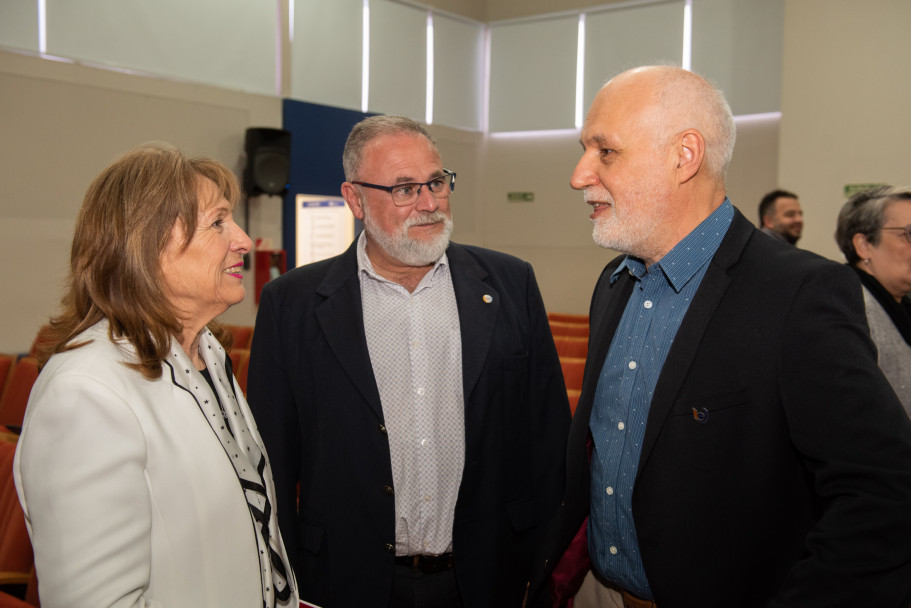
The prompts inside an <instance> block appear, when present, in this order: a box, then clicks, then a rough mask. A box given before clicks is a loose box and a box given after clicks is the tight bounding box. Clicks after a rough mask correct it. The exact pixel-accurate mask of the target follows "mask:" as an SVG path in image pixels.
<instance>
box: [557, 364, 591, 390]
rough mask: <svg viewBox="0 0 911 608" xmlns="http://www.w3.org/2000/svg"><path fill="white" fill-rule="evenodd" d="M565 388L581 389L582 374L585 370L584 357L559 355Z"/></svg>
mask: <svg viewBox="0 0 911 608" xmlns="http://www.w3.org/2000/svg"><path fill="white" fill-rule="evenodd" d="M560 367H562V368H563V380H564V382H566V390H577V391H579V390H582V374H583V373H584V372H585V357H560Z"/></svg>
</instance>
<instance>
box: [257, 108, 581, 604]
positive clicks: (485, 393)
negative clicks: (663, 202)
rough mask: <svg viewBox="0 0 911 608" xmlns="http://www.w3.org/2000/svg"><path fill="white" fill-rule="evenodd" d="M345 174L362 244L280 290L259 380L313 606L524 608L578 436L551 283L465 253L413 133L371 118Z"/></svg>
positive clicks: (435, 169)
mask: <svg viewBox="0 0 911 608" xmlns="http://www.w3.org/2000/svg"><path fill="white" fill-rule="evenodd" d="M343 163H344V168H345V177H346V180H347V181H346V182H345V183H344V184H342V195H343V196H344V198H345V201H346V202H347V204H348V206H349V207H350V208H351V211H352V212H353V214H354V216H355V217H357V218H358V219H360V220H362V221H363V223H364V232H363V233H362V234H361V235H360V236H359V238H358V239H356V241H355V242H354V243H353V244H352V246H351V247H350V248H349V249H348V250H347V251H346V252H345V253H343V254H341V255H340V256H337V257H335V258H332V259H329V260H325V261H322V262H317V263H314V264H310V265H308V266H304V267H302V268H299V269H296V270H294V271H291V272H289V273H287V274H285V275H284V276H282V277H280V278H278V279H276V280H274V281H271V282H270V283H268V284H267V286H266V288H265V289H264V290H263V293H262V299H261V302H260V308H259V316H258V318H257V321H256V330H255V332H254V340H253V349H252V358H251V364H250V372H249V380H248V391H249V400H250V403H251V405H252V407H253V409H254V412H255V415H256V419H257V422H258V425H259V428H260V431H261V433H262V436H263V439H264V441H265V444H266V448H267V450H268V452H269V456H270V458H271V463H272V470H273V475H274V477H275V482H276V487H277V495H278V503H279V504H278V509H279V512H278V516H279V522H280V525H281V527H282V530H283V535H284V536H285V538H286V544H287V546H288V551H289V554H290V556H291V560H292V563H293V565H294V567H295V569H296V572H297V576H298V581H299V584H300V589H301V599H303V600H306V601H308V602H312V603H313V604H316V605H319V606H324V607H326V608H335V607H349V606H350V607H356V608H363V607H364V606H370V607H377V606H391V607H399V606H402V607H405V606H408V607H411V606H433V607H439V608H447V607H453V608H456V607H471V608H478V607H485V606H490V607H494V606H495V607H498V608H499V607H509V606H516V607H518V606H520V605H521V602H522V597H523V594H524V592H525V588H526V583H527V581H528V578H529V571H530V568H531V560H532V554H533V550H534V548H535V545H536V544H537V541H538V538H539V535H540V530H541V528H542V525H543V524H544V523H545V522H546V521H547V519H548V518H549V517H550V516H551V515H552V514H553V513H555V512H556V509H557V507H558V506H559V503H560V497H561V493H562V488H563V462H564V461H563V454H564V448H565V441H566V435H567V432H568V428H569V420H570V414H569V406H568V404H567V399H566V390H565V386H564V383H563V378H562V374H561V370H560V363H559V359H558V357H557V352H556V349H555V347H554V342H553V338H552V337H551V334H550V329H549V326H548V323H547V317H546V313H545V309H544V304H543V302H542V299H541V295H540V293H539V290H538V286H537V283H536V282H535V277H534V273H533V272H532V269H531V266H530V265H529V264H527V263H526V262H523V261H521V260H518V259H516V258H514V257H511V256H508V255H505V254H502V253H497V252H494V251H490V250H486V249H480V248H478V247H470V246H464V245H457V244H455V243H451V242H450V241H449V237H450V234H451V232H452V219H451V212H450V205H449V204H450V198H451V195H452V193H453V191H454V189H455V178H456V174H455V173H454V172H452V171H449V170H447V169H444V168H443V165H442V162H441V159H440V154H439V152H438V150H437V148H436V145H435V144H434V142H433V140H432V138H431V137H430V135H429V134H428V133H427V131H426V130H425V129H424V128H423V127H422V126H421V125H419V124H417V123H416V122H414V121H412V120H410V119H407V118H400V117H388V116H374V117H370V118H367V119H365V120H364V121H362V122H360V123H358V124H357V125H355V127H354V129H353V130H352V132H351V134H350V135H349V137H348V141H347V143H346V145H345V150H344V153H343ZM298 485H299V488H300V490H299V493H298V491H297V487H298Z"/></svg>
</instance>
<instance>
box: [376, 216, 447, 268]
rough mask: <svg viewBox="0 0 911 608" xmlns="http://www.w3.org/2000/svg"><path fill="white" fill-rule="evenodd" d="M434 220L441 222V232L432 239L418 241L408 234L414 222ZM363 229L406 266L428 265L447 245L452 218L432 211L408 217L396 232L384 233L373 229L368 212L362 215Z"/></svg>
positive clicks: (442, 252)
mask: <svg viewBox="0 0 911 608" xmlns="http://www.w3.org/2000/svg"><path fill="white" fill-rule="evenodd" d="M427 220H436V221H442V222H443V232H442V234H440V235H439V236H437V237H435V238H434V239H433V240H432V241H418V240H415V239H412V238H411V237H409V236H408V228H410V227H411V226H413V225H415V224H421V223H425V222H427ZM364 229H365V230H366V231H367V237H368V238H369V239H372V240H373V241H374V242H375V243H376V244H377V245H379V246H380V248H382V249H383V251H385V252H386V253H387V254H388V255H390V256H392V257H393V258H395V259H396V260H398V261H399V262H401V263H402V264H405V265H407V266H429V265H430V264H433V263H435V262H436V261H437V260H439V259H440V258H441V257H442V256H443V254H444V253H445V252H446V248H447V247H449V237H450V236H451V235H452V220H451V219H450V218H448V217H446V215H445V214H444V213H442V212H440V211H434V212H433V213H429V214H426V215H423V216H420V217H416V218H410V219H409V220H407V221H406V222H405V224H404V225H403V226H402V228H401V231H400V232H398V233H397V234H394V235H391V234H386V233H385V232H383V231H382V230H374V228H373V222H372V221H371V220H370V216H369V214H367V213H365V215H364Z"/></svg>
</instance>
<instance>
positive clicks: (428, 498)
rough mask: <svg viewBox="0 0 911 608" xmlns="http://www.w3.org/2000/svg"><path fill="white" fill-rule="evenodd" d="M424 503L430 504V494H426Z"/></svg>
mask: <svg viewBox="0 0 911 608" xmlns="http://www.w3.org/2000/svg"><path fill="white" fill-rule="evenodd" d="M424 502H430V494H424Z"/></svg>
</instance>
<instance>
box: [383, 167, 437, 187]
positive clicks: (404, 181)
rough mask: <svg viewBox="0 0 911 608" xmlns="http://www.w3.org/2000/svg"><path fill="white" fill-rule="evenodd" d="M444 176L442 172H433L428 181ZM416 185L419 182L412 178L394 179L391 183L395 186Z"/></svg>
mask: <svg viewBox="0 0 911 608" xmlns="http://www.w3.org/2000/svg"><path fill="white" fill-rule="evenodd" d="M444 175H446V174H445V173H443V171H442V170H439V171H434V173H433V175H432V177H430V178H429V179H436V178H438V177H443V176H444ZM417 183H420V182H419V181H418V179H417V178H414V177H397V178H396V179H395V182H393V184H394V185H396V186H398V185H399V184H417Z"/></svg>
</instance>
